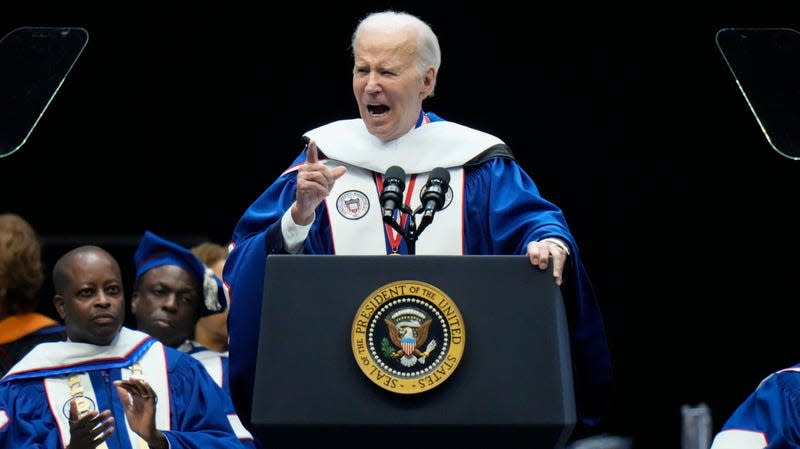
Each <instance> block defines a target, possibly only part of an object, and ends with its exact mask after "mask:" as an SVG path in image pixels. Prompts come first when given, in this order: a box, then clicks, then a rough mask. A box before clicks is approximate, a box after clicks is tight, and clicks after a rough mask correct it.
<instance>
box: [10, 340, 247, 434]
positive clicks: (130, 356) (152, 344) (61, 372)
mask: <svg viewBox="0 0 800 449" xmlns="http://www.w3.org/2000/svg"><path fill="white" fill-rule="evenodd" d="M121 333H124V334H125V336H126V337H132V338H127V339H126V340H125V345H126V347H125V348H116V349H117V350H116V351H114V353H113V354H112V355H111V356H109V352H108V347H104V346H94V345H88V344H85V343H73V342H57V343H46V344H43V345H40V346H39V347H37V348H35V349H34V350H33V351H31V353H29V354H28V356H26V358H28V357H34V358H35V357H36V355H37V354H36V351H37V350H41V351H43V352H46V353H48V354H47V355H45V357H46V358H47V359H48V360H50V361H53V362H54V363H48V365H47V366H45V367H42V368H40V369H37V368H35V367H34V368H33V369H31V366H30V364H27V365H26V359H23V360H22V361H20V363H18V364H17V365H15V368H17V369H16V370H15V369H12V370H11V371H10V372H9V374H8V375H6V376H5V377H4V378H3V379H2V381H0V416H5V417H7V419H8V422H7V423H6V425H4V426H1V427H0V447H8V448H12V447H14V448H16V447H19V448H22V447H25V448H39V447H41V448H63V447H65V446H66V445H67V443H68V442H67V441H65V433H66V434H67V435H68V430H66V432H65V430H64V427H63V424H64V422H65V421H64V420H65V417H66V419H68V415H69V401H70V400H71V397H70V396H69V395H68V394H67V395H59V393H57V392H54V389H53V388H52V385H53V383H52V382H56V383H58V382H60V383H65V382H66V381H65V380H64V379H65V378H66V376H68V375H72V374H76V373H88V379H89V382H86V383H85V384H83V388H84V389H85V390H87V391H91V394H90V395H89V396H88V397H89V399H90V402H91V403H92V407H91V409H94V410H98V411H102V410H106V409H109V410H111V411H112V416H114V417H115V423H114V426H115V431H114V433H113V434H112V435H111V437H110V438H109V439H108V440H106V444H107V445H108V448H109V449H138V446H136V445H133V444H132V443H131V439H130V438H129V433H128V432H127V431H126V424H125V423H126V420H125V411H124V409H123V406H122V404H121V402H120V400H119V397H118V396H117V392H116V388H115V387H114V385H113V382H114V381H115V380H120V379H122V378H123V375H122V372H123V370H125V369H127V368H128V367H129V366H131V365H132V364H133V363H134V362H137V361H139V360H140V359H141V358H142V357H144V356H145V355H146V354H148V353H150V352H151V351H163V356H161V355H160V354H161V353H155V354H158V357H157V358H162V359H163V361H164V362H163V365H164V367H165V368H166V376H160V375H159V373H155V372H150V373H147V372H144V373H143V374H144V377H145V379H147V380H148V381H149V382H150V379H151V376H152V378H160V377H163V378H165V379H166V380H167V381H166V382H167V384H168V385H166V386H165V387H164V388H165V389H166V390H167V391H168V393H167V394H164V393H162V394H159V402H158V406H162V407H163V406H164V404H169V410H168V411H166V410H162V413H165V415H164V416H168V418H167V420H168V422H169V429H164V428H160V427H159V426H157V427H159V428H160V430H162V431H163V432H164V435H166V437H167V439H168V440H169V444H170V448H171V449H178V448H187V449H188V448H192V449H201V448H203V449H205V448H247V447H250V448H252V447H255V445H254V443H253V441H252V437H251V436H250V434H249V433H248V432H246V431H245V430H244V429H243V428H241V427H242V426H241V423H240V422H239V420H238V418H237V417H236V414H235V412H234V409H233V404H232V403H231V401H230V398H229V397H228V396H227V395H226V394H225V393H224V392H223V391H222V390H221V389H220V388H219V387H218V386H217V385H216V384H215V383H214V381H213V380H212V379H211V377H209V375H208V373H207V372H206V370H205V368H204V367H203V366H202V365H201V364H200V363H199V362H198V361H197V360H195V359H194V358H192V357H191V356H189V355H187V354H184V353H182V352H179V351H177V350H175V349H172V348H169V347H164V346H163V345H161V343H159V342H157V341H156V340H155V339H153V338H152V337H150V336H148V335H146V334H143V333H141V332H138V331H133V330H130V329H126V328H123V329H122V332H121ZM115 342H119V339H115ZM113 344H116V343H112V345H113ZM73 347H78V348H80V350H81V351H83V354H86V350H87V348H90V349H91V347H94V348H98V353H99V354H102V356H99V357H98V358H96V359H90V358H86V357H81V358H80V359H76V358H75V357H74V356H73V355H71V349H72V348H73ZM100 351H105V352H100ZM59 357H61V359H62V360H63V362H60V361H59V360H58V358H59ZM75 360H79V361H78V362H77V363H75ZM20 366H24V367H25V368H24V369H19V367H20ZM156 391H158V390H156ZM54 405H55V406H54ZM158 406H157V407H158ZM54 414H60V416H55V415H54ZM157 415H158V412H157ZM60 425H61V427H60ZM237 432H238V434H239V435H237ZM240 438H241V439H240Z"/></svg>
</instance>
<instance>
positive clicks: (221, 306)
mask: <svg viewBox="0 0 800 449" xmlns="http://www.w3.org/2000/svg"><path fill="white" fill-rule="evenodd" d="M133 263H134V265H135V267H136V279H137V280H138V279H139V278H140V277H141V276H142V275H143V274H144V273H146V272H148V271H150V270H152V269H153V268H156V267H160V266H162V265H177V266H179V267H181V268H183V269H184V270H186V271H187V272H189V274H191V275H192V277H194V278H195V280H196V281H197V282H198V283H199V285H201V286H202V287H203V304H202V306H201V309H200V315H202V316H205V315H211V314H212V313H218V312H222V311H223V310H225V308H226V307H227V306H228V292H227V291H226V290H225V287H224V286H223V285H222V281H221V280H220V279H219V278H218V277H216V276H214V271H213V270H212V269H211V268H208V267H207V266H206V265H205V264H204V263H203V262H202V261H201V260H200V259H198V258H197V256H195V255H194V254H193V253H192V252H191V251H189V250H188V249H186V248H184V247H182V246H180V245H178V244H176V243H173V242H171V241H169V240H167V239H165V238H163V237H159V236H157V235H155V234H153V233H152V232H150V231H145V232H144V235H143V236H142V239H141V240H140V241H139V247H138V248H136V253H135V254H134V255H133Z"/></svg>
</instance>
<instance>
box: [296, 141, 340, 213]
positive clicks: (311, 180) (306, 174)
mask: <svg viewBox="0 0 800 449" xmlns="http://www.w3.org/2000/svg"><path fill="white" fill-rule="evenodd" d="M346 171H347V168H345V167H343V166H339V167H336V168H334V169H333V170H331V169H329V168H328V167H327V166H325V164H322V163H320V162H319V157H318V155H317V143H316V142H315V141H314V140H313V139H311V140H310V141H309V142H308V152H307V154H306V162H305V164H303V165H302V166H301V167H300V168H299V169H298V170H297V192H296V194H295V202H294V204H293V205H292V219H293V220H294V222H295V223H297V224H299V225H307V224H310V223H311V222H312V221H313V220H314V209H316V208H317V206H318V205H319V203H321V202H322V201H323V200H324V199H325V197H327V196H328V194H330V193H331V189H332V188H333V184H334V182H336V180H337V179H339V178H340V177H342V175H344V173H345V172H346Z"/></svg>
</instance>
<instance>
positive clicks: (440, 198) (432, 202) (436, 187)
mask: <svg viewBox="0 0 800 449" xmlns="http://www.w3.org/2000/svg"><path fill="white" fill-rule="evenodd" d="M449 186H450V172H449V171H447V170H445V169H444V168H442V167H436V168H434V169H433V170H431V174H430V175H429V176H428V182H427V184H425V188H424V189H422V192H420V197H421V198H420V199H421V200H422V203H423V206H424V207H425V210H426V211H427V212H428V213H432V212H433V211H434V210H440V209H441V208H442V207H444V202H445V196H446V195H447V189H448V188H449Z"/></svg>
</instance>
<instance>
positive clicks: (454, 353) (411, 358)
mask: <svg viewBox="0 0 800 449" xmlns="http://www.w3.org/2000/svg"><path fill="white" fill-rule="evenodd" d="M350 336H351V344H352V348H353V356H354V357H355V359H356V363H357V364H358V366H359V368H361V371H362V372H363V373H364V375H366V376H367V378H368V379H369V380H371V381H372V382H373V383H375V384H376V385H378V386H379V387H381V388H383V389H385V390H388V391H391V392H394V393H401V394H415V393H422V392H424V391H428V390H431V389H433V388H435V387H436V386H438V385H440V384H441V383H442V382H444V381H445V380H446V379H447V378H448V377H450V375H451V374H453V372H454V371H455V369H456V367H457V366H458V363H459V362H460V361H461V357H462V355H463V353H464V344H465V342H466V333H465V328H464V320H463V319H462V317H461V312H460V311H459V310H458V307H457V306H456V304H455V303H454V302H453V300H452V299H451V298H450V297H448V296H447V294H445V293H444V292H443V291H441V290H439V289H438V288H436V287H434V286H433V285H431V284H427V283H425V282H420V281H409V280H405V281H396V282H392V283H390V284H386V285H384V286H382V287H380V288H378V289H377V290H375V291H374V292H372V293H370V295H369V296H368V297H367V298H366V299H365V300H364V302H362V303H361V306H360V307H359V308H358V311H357V312H356V316H355V318H354V319H353V327H352V329H351V333H350Z"/></svg>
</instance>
